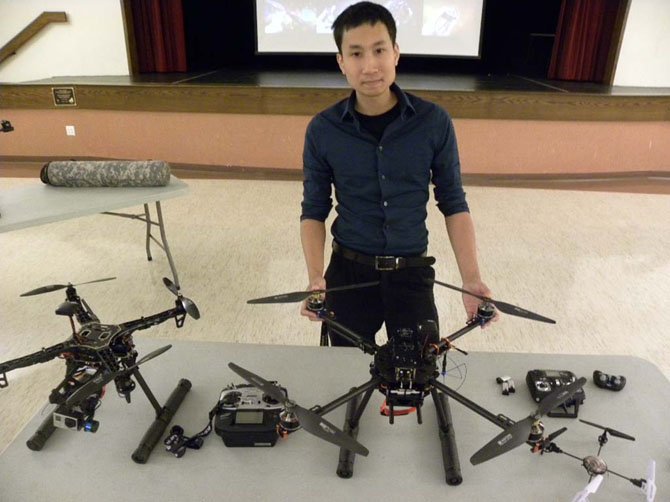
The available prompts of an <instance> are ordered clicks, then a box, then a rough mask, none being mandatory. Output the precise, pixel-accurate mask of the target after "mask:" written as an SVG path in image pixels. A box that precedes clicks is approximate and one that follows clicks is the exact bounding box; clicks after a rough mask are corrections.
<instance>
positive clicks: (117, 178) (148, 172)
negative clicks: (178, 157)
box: [40, 160, 170, 187]
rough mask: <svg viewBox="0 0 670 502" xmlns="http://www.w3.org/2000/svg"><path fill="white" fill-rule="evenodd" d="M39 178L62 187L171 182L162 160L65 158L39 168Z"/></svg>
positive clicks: (143, 185) (161, 183)
mask: <svg viewBox="0 0 670 502" xmlns="http://www.w3.org/2000/svg"><path fill="white" fill-rule="evenodd" d="M40 179H41V180H42V181H43V182H44V183H46V184H47V185H54V186H64V187H156V186H165V185H167V184H168V183H170V164H168V163H167V162H165V161H164V160H101V161H90V160H80V161H75V160H66V161H53V162H49V163H47V164H45V165H44V167H42V171H41V173H40Z"/></svg>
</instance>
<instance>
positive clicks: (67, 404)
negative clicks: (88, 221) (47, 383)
mask: <svg viewBox="0 0 670 502" xmlns="http://www.w3.org/2000/svg"><path fill="white" fill-rule="evenodd" d="M112 279H115V277H109V278H106V279H97V280H94V281H89V282H83V283H80V284H52V285H49V286H43V287H40V288H37V289H33V290H31V291H28V292H27V293H23V294H22V295H21V296H33V295H39V294H43V293H49V292H52V291H58V290H60V289H65V298H66V300H65V302H63V303H62V304H61V305H60V306H59V307H58V308H57V309H56V314H58V315H63V316H67V317H68V318H69V319H70V325H71V327H72V334H71V335H70V337H69V338H68V339H67V340H65V341H64V342H61V343H57V344H55V345H52V346H50V347H45V348H42V349H41V350H38V351H37V352H33V353H32V354H28V355H27V356H23V357H19V358H17V359H12V360H11V361H6V362H3V363H0V388H4V387H7V386H8V385H9V383H8V381H7V372H9V371H12V370H15V369H17V368H24V367H26V366H31V365H33V364H38V363H44V362H47V361H50V360H52V359H54V358H56V357H59V358H61V359H64V360H65V378H63V380H62V381H61V382H60V383H59V384H58V385H57V386H56V387H55V388H54V389H53V390H52V391H51V394H50V395H49V402H50V403H52V404H55V405H56V408H55V409H54V411H53V412H52V413H50V414H49V416H48V417H47V418H46V419H45V420H44V421H43V422H42V424H41V425H40V426H39V428H38V429H37V431H36V432H35V433H34V434H33V435H32V436H31V438H30V439H29V440H28V441H27V446H28V448H30V449H31V450H34V451H40V450H41V449H42V448H43V447H44V444H45V443H46V442H47V440H48V439H49V438H50V437H51V435H52V434H53V432H54V431H55V430H56V428H63V429H69V430H73V431H81V430H84V431H88V432H96V431H97V430H98V427H99V425H100V424H99V422H98V421H97V420H95V419H94V416H95V411H96V409H97V408H98V407H99V406H100V400H101V399H102V396H103V395H104V388H105V385H106V384H108V383H110V382H111V381H114V384H115V386H116V391H117V393H118V394H119V395H120V396H123V397H124V398H125V399H126V401H127V402H128V403H130V395H131V393H132V391H133V390H134V389H135V387H136V384H135V381H137V383H139V385H140V387H141V388H142V390H143V391H144V393H145V394H146V396H147V398H148V399H149V401H150V402H151V405H152V406H153V408H154V410H155V411H156V419H155V420H154V422H153V424H152V425H151V427H149V429H148V430H147V432H146V434H145V435H144V438H143V439H142V442H141V443H140V445H139V446H138V447H137V449H136V450H135V452H134V453H133V454H132V459H133V460H134V461H135V462H137V463H141V464H143V463H145V462H146V461H147V460H148V458H149V455H151V451H152V450H153V448H154V446H155V445H156V443H157V442H158V440H159V439H160V437H161V436H162V434H163V432H164V430H165V428H166V427H167V425H168V424H169V423H170V421H171V420H172V417H173V416H174V414H175V413H176V411H177V409H178V408H179V406H180V405H181V403H182V401H183V400H184V397H185V396H186V393H187V392H188V391H189V390H190V388H191V382H189V381H188V380H186V379H181V380H180V381H179V384H178V385H177V387H176V389H175V390H174V391H173V392H172V394H171V395H170V397H169V398H168V400H167V401H166V403H165V406H163V407H161V405H160V404H159V403H158V401H157V400H156V398H155V396H154V394H153V393H152V392H151V389H150V388H149V386H148V385H147V383H146V381H145V380H144V378H143V377H142V374H141V373H140V371H139V366H140V365H141V364H144V363H145V362H147V361H149V360H151V359H153V358H155V357H157V356H159V355H161V354H163V353H164V352H165V351H167V350H169V349H170V348H171V345H166V346H165V347H161V348H159V349H157V350H155V351H153V352H151V353H150V354H147V355H146V356H144V357H142V358H141V359H139V360H138V359H137V357H138V353H137V351H136V350H135V343H134V341H133V333H134V332H135V331H138V330H143V329H147V328H150V327H152V326H156V325H158V324H161V323H163V322H165V321H167V320H169V319H174V320H175V323H176V325H177V328H181V327H182V326H183V325H184V321H185V319H186V315H190V316H191V317H193V318H194V319H198V318H200V312H199V311H198V307H197V306H196V305H195V303H194V302H193V301H192V300H190V299H188V298H186V297H184V296H182V294H181V293H180V291H179V289H178V288H177V287H176V286H175V285H174V283H173V282H172V281H170V280H169V279H168V278H163V283H164V284H165V286H166V287H167V288H168V289H169V290H170V291H171V292H172V293H173V294H174V295H175V296H176V297H177V299H176V301H175V307H174V308H171V309H169V310H165V311H163V312H159V313H157V314H154V315H150V316H148V317H141V318H139V319H135V320H133V321H127V322H124V323H121V324H102V323H101V322H100V320H99V319H98V317H97V316H96V315H95V314H94V313H93V310H92V309H91V307H90V306H89V305H88V304H87V303H86V301H85V300H84V299H83V298H81V297H80V296H78V294H77V290H76V289H75V286H80V285H82V284H90V283H95V282H103V281H109V280H112ZM75 319H76V321H77V323H78V324H79V329H76V328H75V323H74V321H75ZM133 377H134V380H133Z"/></svg>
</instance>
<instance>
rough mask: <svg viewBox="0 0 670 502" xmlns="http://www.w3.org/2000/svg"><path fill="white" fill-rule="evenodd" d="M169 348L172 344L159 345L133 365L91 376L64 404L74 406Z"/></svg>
mask: <svg viewBox="0 0 670 502" xmlns="http://www.w3.org/2000/svg"><path fill="white" fill-rule="evenodd" d="M170 348H172V345H166V346H165V347H161V348H160V349H156V350H154V351H153V352H150V353H149V354H147V355H146V356H144V357H143V358H142V359H140V360H139V361H137V362H136V363H135V364H134V365H133V366H130V367H128V368H124V369H122V370H118V371H112V372H110V373H98V374H97V375H95V376H94V377H93V378H91V379H90V380H89V381H88V382H86V383H85V384H84V385H82V386H81V387H79V388H78V389H77V390H76V391H74V392H73V393H72V394H71V395H70V397H68V398H67V400H66V401H65V405H66V406H74V405H75V404H77V403H79V402H80V401H81V400H83V399H86V398H87V397H88V396H90V395H91V394H95V393H96V392H98V391H99V390H100V389H102V388H103V387H104V386H105V385H107V384H108V383H109V382H111V381H112V380H114V379H115V378H116V377H118V376H120V375H123V374H124V373H130V372H131V371H133V370H134V369H135V368H137V367H138V366H139V365H140V364H144V363H146V362H147V361H150V360H151V359H153V358H154V357H158V356H160V355H161V354H162V353H163V352H166V351H168V350H169V349H170Z"/></svg>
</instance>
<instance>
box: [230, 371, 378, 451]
mask: <svg viewBox="0 0 670 502" xmlns="http://www.w3.org/2000/svg"><path fill="white" fill-rule="evenodd" d="M228 367H229V368H230V369H231V370H233V371H234V372H235V373H237V374H238V375H240V376H241V377H242V378H244V379H245V380H246V381H247V382H249V383H250V384H251V385H253V386H254V387H257V388H259V389H260V390H262V391H263V392H264V393H265V394H267V395H269V396H270V397H272V399H274V400H276V401H278V402H280V403H282V404H283V405H284V407H285V408H286V411H288V412H291V413H294V414H295V415H296V416H297V417H298V420H299V421H300V425H301V426H302V428H303V429H305V430H306V431H307V432H309V433H310V434H313V435H315V436H317V437H319V438H321V439H324V440H326V441H328V442H329V443H333V444H334V445H337V446H340V447H342V448H345V449H347V450H349V451H352V452H354V453H358V454H359V455H363V456H364V457H366V456H367V455H368V453H369V452H368V449H367V448H365V446H363V445H362V444H360V443H359V442H358V441H356V440H355V439H354V438H352V437H351V436H349V435H347V434H345V433H344V432H342V431H341V430H340V429H338V428H337V427H335V426H334V425H333V424H331V423H330V422H328V421H327V420H326V419H324V418H323V417H321V416H320V415H317V414H316V413H314V412H313V411H312V410H308V409H307V408H303V407H302V406H299V405H298V404H296V403H295V402H294V401H292V400H290V399H288V398H287V397H286V396H285V395H284V393H283V392H282V391H281V390H280V389H279V387H277V386H276V385H274V384H272V383H270V382H268V381H267V380H265V379H263V378H261V377H259V376H258V375H256V374H254V373H252V372H250V371H248V370H245V369H244V368H241V367H240V366H237V365H236V364H235V363H229V364H228Z"/></svg>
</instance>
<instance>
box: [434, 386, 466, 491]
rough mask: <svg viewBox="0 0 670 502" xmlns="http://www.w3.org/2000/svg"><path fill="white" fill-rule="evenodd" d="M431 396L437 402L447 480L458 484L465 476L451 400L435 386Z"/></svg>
mask: <svg viewBox="0 0 670 502" xmlns="http://www.w3.org/2000/svg"><path fill="white" fill-rule="evenodd" d="M430 396H431V397H432V398H433V401H434V402H435V410H436V412H437V424H438V427H439V429H440V432H439V436H440V445H441V446H442V463H443V465H444V476H445V480H446V481H447V484H448V485H450V486H457V485H460V484H461V483H462V482H463V476H462V475H461V463H460V461H459V459H458V449H457V448H456V436H455V434H454V424H453V422H452V420H451V408H450V407H449V401H448V399H447V396H445V395H444V394H443V393H441V392H438V391H437V390H436V389H435V388H432V389H431V390H430Z"/></svg>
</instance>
